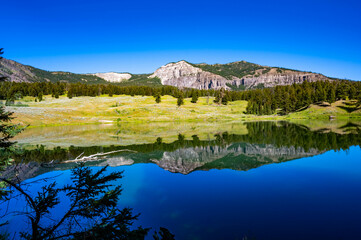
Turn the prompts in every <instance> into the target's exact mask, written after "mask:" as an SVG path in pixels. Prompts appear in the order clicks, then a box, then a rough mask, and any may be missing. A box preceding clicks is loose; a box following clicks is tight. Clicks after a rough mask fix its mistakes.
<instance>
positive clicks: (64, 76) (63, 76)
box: [0, 58, 106, 83]
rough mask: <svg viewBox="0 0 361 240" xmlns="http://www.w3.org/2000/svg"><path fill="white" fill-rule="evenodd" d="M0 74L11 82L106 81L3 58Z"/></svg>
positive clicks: (92, 76) (0, 62)
mask: <svg viewBox="0 0 361 240" xmlns="http://www.w3.org/2000/svg"><path fill="white" fill-rule="evenodd" d="M0 75H1V76H5V77H7V78H8V79H9V80H10V81H12V82H61V81H63V82H70V83H76V82H86V83H106V81H105V80H104V79H103V78H100V77H98V76H94V75H88V74H75V73H70V72H49V71H45V70H41V69H38V68H34V67H32V66H27V65H23V64H20V63H18V62H15V61H13V60H8V59H5V58H3V59H2V60H1V61H0Z"/></svg>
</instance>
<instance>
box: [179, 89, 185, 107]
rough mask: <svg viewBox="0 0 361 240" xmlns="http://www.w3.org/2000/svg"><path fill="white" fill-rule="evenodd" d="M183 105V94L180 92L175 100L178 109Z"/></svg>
mask: <svg viewBox="0 0 361 240" xmlns="http://www.w3.org/2000/svg"><path fill="white" fill-rule="evenodd" d="M183 104H184V97H183V92H182V91H181V92H180V94H179V96H178V99H177V106H178V107H180V106H182V105H183Z"/></svg>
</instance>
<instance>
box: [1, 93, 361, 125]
mask: <svg viewBox="0 0 361 240" xmlns="http://www.w3.org/2000/svg"><path fill="white" fill-rule="evenodd" d="M34 100H35V98H33V97H25V98H24V99H22V100H20V101H17V102H16V104H19V102H20V104H19V106H16V107H15V106H12V107H7V110H9V111H12V112H14V115H13V116H14V117H15V119H14V122H15V123H20V124H23V125H30V127H37V126H56V125H75V124H76V125H77V124H94V123H101V124H104V123H118V124H124V123H151V122H207V123H212V122H236V121H237V122H238V121H252V120H256V121H262V120H291V121H299V120H307V119H321V120H329V119H330V116H332V118H336V119H343V120H347V119H361V109H360V107H356V105H355V103H354V102H349V101H345V100H341V101H337V102H335V103H333V104H332V105H329V106H320V105H311V106H310V107H308V108H307V109H304V110H301V111H298V112H294V113H290V114H288V115H285V116H279V115H276V114H275V115H266V116H257V115H250V114H245V111H246V107H247V101H234V102H229V103H228V105H218V104H215V103H214V102H213V100H214V98H212V97H209V98H207V97H200V98H199V100H198V102H197V103H191V99H190V98H187V99H184V105H182V106H180V107H178V106H177V99H176V98H174V97H171V96H162V98H161V103H156V102H155V100H154V97H150V96H128V95H117V96H113V97H109V96H107V95H104V96H99V97H76V98H72V99H69V98H67V97H66V96H60V97H59V98H58V99H56V98H52V97H51V96H45V97H44V100H43V101H41V102H35V101H34Z"/></svg>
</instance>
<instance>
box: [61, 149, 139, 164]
mask: <svg viewBox="0 0 361 240" xmlns="http://www.w3.org/2000/svg"><path fill="white" fill-rule="evenodd" d="M117 152H134V153H135V152H136V151H133V150H129V149H123V150H116V151H111V152H106V153H96V154H93V155H89V156H84V157H82V158H80V156H82V155H83V154H84V153H82V154H80V155H79V156H78V157H76V158H75V159H73V160H67V161H62V163H71V162H82V161H95V160H98V158H99V157H103V156H106V155H109V154H112V153H117Z"/></svg>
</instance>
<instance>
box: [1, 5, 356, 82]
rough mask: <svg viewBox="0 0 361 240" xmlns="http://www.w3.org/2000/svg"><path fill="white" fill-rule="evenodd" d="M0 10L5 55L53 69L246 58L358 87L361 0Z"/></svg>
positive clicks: (141, 67)
mask: <svg viewBox="0 0 361 240" xmlns="http://www.w3.org/2000/svg"><path fill="white" fill-rule="evenodd" d="M0 9H1V12H0V22H1V28H0V48H4V52H5V54H4V57H5V58H8V59H12V60H15V61H18V62H20V63H23V64H27V65H31V66H34V67H38V68H41V69H45V70H50V71H57V70H62V71H70V72H75V73H93V72H108V71H115V72H130V73H151V72H154V71H155V70H156V69H157V68H158V67H160V66H161V65H164V64H166V63H169V62H175V61H178V60H187V61H190V62H193V63H201V62H205V63H209V64H214V63H227V62H233V61H240V60H245V61H249V62H253V63H258V64H261V65H267V66H280V67H287V68H292V69H298V70H307V71H313V72H319V73H323V74H325V75H327V76H332V77H339V78H346V79H352V80H361V1H355V0H354V1H350V0H343V1H334V0H328V1H326V0H312V1H311V0H303V1H299V0H297V1H296V0H287V1H286V0H272V1H271V0H258V1H252V0H249V1H243V0H238V1H236V0H222V1H212V0H208V1H203V0H200V1H198V0H182V1H163V0H153V1H140V0H132V1H130V0H129V1H122V0H118V1H115V0H102V1H99V0H98V1H89V0H88V1H84V0H71V1H70V0H53V1H48V0H46V1H43V0H32V1H29V0H27V1H23V0H4V1H1V3H0Z"/></svg>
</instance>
